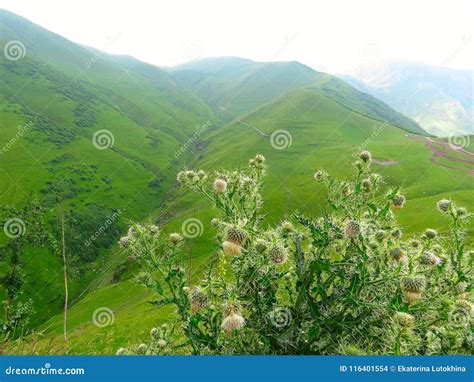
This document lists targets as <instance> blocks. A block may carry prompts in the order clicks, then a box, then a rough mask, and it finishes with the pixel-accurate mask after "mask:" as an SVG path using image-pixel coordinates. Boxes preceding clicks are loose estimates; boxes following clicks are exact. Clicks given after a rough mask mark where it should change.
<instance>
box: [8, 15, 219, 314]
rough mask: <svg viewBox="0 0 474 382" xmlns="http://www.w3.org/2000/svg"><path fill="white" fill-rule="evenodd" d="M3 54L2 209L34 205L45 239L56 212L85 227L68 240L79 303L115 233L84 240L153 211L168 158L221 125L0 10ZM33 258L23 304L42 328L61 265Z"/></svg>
mask: <svg viewBox="0 0 474 382" xmlns="http://www.w3.org/2000/svg"><path fill="white" fill-rule="evenodd" d="M0 45H1V46H2V47H4V48H5V52H6V53H5V54H2V55H1V56H0V78H1V81H0V104H1V107H0V130H1V133H0V147H2V148H3V149H2V151H1V155H0V169H1V171H0V184H1V192H0V202H1V203H2V204H8V205H20V204H21V203H23V201H24V200H25V198H26V197H27V195H28V194H29V193H34V194H37V195H40V196H41V197H43V198H44V200H45V201H46V203H47V206H48V208H49V209H50V211H51V212H50V216H49V219H51V220H52V223H51V225H52V229H54V228H55V222H54V221H55V219H57V211H56V207H57V206H58V205H60V204H62V205H63V207H64V208H65V209H66V210H71V211H73V212H74V215H79V216H74V218H75V219H76V220H78V221H82V222H83V224H82V225H79V226H77V227H76V228H75V229H76V230H77V232H74V233H71V237H68V238H67V239H68V244H69V245H70V247H71V250H73V249H74V252H75V253H74V254H73V255H74V257H75V258H77V262H78V263H79V264H81V267H80V268H81V271H80V272H79V274H78V275H77V276H76V277H73V280H72V281H71V285H72V293H71V294H72V296H73V297H74V296H77V295H78V294H79V292H80V290H81V289H82V288H83V286H84V285H85V284H86V282H87V280H89V279H90V278H91V277H93V276H94V274H96V273H100V270H101V268H102V267H103V266H104V264H105V263H104V261H105V260H104V255H105V253H104V246H105V245H110V244H111V243H113V242H115V240H116V239H117V232H115V235H114V236H112V237H111V238H110V239H108V240H106V243H103V242H101V240H96V241H93V243H92V245H89V246H85V245H84V243H85V242H86V240H87V239H88V238H90V237H91V236H93V235H94V233H95V232H96V231H97V230H99V229H100V227H101V226H102V225H103V224H104V221H105V220H106V217H107V216H112V215H113V214H114V212H116V210H117V209H120V211H119V212H120V213H119V219H116V220H117V222H114V223H116V224H118V226H119V227H124V222H125V221H127V220H128V219H131V218H133V219H141V218H143V217H145V216H147V215H149V214H150V213H151V211H153V210H155V209H157V208H158V207H159V206H160V205H161V204H162V202H163V199H164V198H165V196H166V193H167V192H168V190H169V189H170V187H171V185H172V183H173V179H174V174H175V173H176V168H178V166H177V165H176V161H177V159H176V158H175V155H174V153H175V151H176V150H177V149H178V148H180V147H181V146H182V144H183V143H185V142H186V141H187V140H188V139H189V136H191V135H192V134H193V132H194V130H195V129H196V127H197V126H203V125H204V126H206V128H210V127H211V126H213V125H214V126H215V124H216V121H217V119H216V118H215V117H214V115H213V113H212V111H211V110H210V108H209V107H208V106H207V105H206V104H205V103H204V102H203V101H202V100H200V99H199V98H197V97H195V96H193V95H192V94H190V93H189V92H188V91H187V90H186V89H184V88H183V87H181V86H180V85H179V84H178V83H177V82H176V81H175V80H174V79H173V78H172V77H171V76H170V75H169V74H168V73H166V72H165V71H163V70H161V69H159V68H157V67H154V66H152V65H148V64H145V63H142V62H139V61H137V60H135V59H134V58H132V57H123V56H112V55H107V54H104V53H101V52H99V51H96V50H93V49H90V48H86V47H82V46H79V45H77V44H75V43H73V42H71V41H68V40H66V39H64V38H63V37H61V36H58V35H56V34H54V33H52V32H49V31H47V30H45V29H43V28H41V27H39V26H37V25H35V24H33V23H31V22H29V21H28V20H25V19H23V18H21V17H19V16H16V15H14V14H12V13H9V12H7V11H1V12H0ZM15 47H16V48H17V50H16V51H15ZM15 52H16V53H18V54H19V56H15ZM112 143H113V144H112ZM109 146H110V148H108V149H104V148H107V147H109ZM188 154H189V153H188ZM183 158H184V156H183ZM183 158H180V159H181V160H184V159H183ZM92 217H94V221H93V222H92V219H93V218H92ZM114 229H115V228H114ZM111 235H112V234H111ZM104 237H107V235H103V236H102V237H101V239H103V238H104ZM2 240H3V239H2ZM86 247H87V248H86ZM30 257H31V258H30V259H29V260H30V261H27V262H26V263H25V266H26V269H25V271H26V273H27V278H28V279H29V280H30V281H29V282H28V283H27V287H26V288H30V289H29V291H28V293H27V294H28V295H31V296H33V299H34V300H35V305H36V306H37V307H38V308H37V315H36V316H35V318H36V321H37V322H41V321H42V320H44V319H46V318H48V317H49V316H50V314H51V313H52V312H57V311H58V310H59V309H60V307H61V304H62V293H63V292H62V287H61V283H62V278H61V273H60V270H61V269H62V264H61V261H60V259H58V258H50V257H48V256H47V255H46V254H44V255H42V256H37V257H35V256H30ZM38 269H42V270H43V271H42V272H38V271H37V270H38ZM33 292H34V293H33Z"/></svg>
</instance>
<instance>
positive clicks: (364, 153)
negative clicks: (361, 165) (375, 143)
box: [359, 151, 372, 163]
mask: <svg viewBox="0 0 474 382" xmlns="http://www.w3.org/2000/svg"><path fill="white" fill-rule="evenodd" d="M359 158H360V159H362V161H363V162H365V163H370V162H371V161H372V154H370V152H369V151H362V152H361V153H360V155H359Z"/></svg>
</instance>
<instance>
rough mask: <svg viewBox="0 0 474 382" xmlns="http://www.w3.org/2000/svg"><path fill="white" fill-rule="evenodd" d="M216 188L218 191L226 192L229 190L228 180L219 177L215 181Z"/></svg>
mask: <svg viewBox="0 0 474 382" xmlns="http://www.w3.org/2000/svg"><path fill="white" fill-rule="evenodd" d="M214 190H215V191H216V192H218V193H222V192H225V191H226V190H227V182H226V181H225V180H224V179H222V178H217V179H216V180H215V181H214Z"/></svg>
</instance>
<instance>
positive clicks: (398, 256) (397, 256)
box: [390, 248, 407, 263]
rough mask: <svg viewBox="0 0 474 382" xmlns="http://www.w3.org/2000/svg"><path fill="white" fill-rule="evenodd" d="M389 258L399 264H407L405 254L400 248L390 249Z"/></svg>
mask: <svg viewBox="0 0 474 382" xmlns="http://www.w3.org/2000/svg"><path fill="white" fill-rule="evenodd" d="M390 256H392V258H393V259H394V260H395V261H398V262H399V263H406V262H407V253H406V252H405V251H404V250H403V249H401V248H395V249H392V251H391V252H390Z"/></svg>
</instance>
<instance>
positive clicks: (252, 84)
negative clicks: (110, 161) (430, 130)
mask: <svg viewBox="0 0 474 382" xmlns="http://www.w3.org/2000/svg"><path fill="white" fill-rule="evenodd" d="M170 73H172V74H173V76H174V77H175V78H176V79H177V80H178V81H179V82H180V83H181V84H183V85H184V86H186V87H187V88H188V89H190V90H191V91H192V92H194V93H196V94H198V95H199V96H200V97H201V98H202V99H204V100H205V101H206V102H207V103H208V104H209V105H210V106H211V107H212V108H213V109H214V110H215V112H216V114H217V115H219V116H221V118H222V119H223V120H224V121H230V120H232V119H233V118H235V117H237V116H239V115H242V114H245V113H247V112H250V111H252V110H254V109H256V108H258V107H260V106H262V105H264V104H266V103H268V102H271V101H273V100H275V99H276V98H278V97H279V96H281V95H284V94H286V93H287V92H289V91H292V90H295V89H298V88H300V87H303V86H308V85H312V86H315V87H318V88H319V89H321V90H323V91H324V92H325V93H326V94H327V95H328V96H330V97H332V98H333V99H334V100H336V101H338V102H340V103H341V104H343V105H345V106H348V107H351V108H352V109H354V110H362V111H363V112H364V113H366V114H367V115H369V116H371V117H375V118H377V119H380V120H382V121H387V122H389V123H393V124H395V125H397V126H399V127H403V128H405V129H406V130H408V131H412V132H415V133H419V134H424V133H425V132H424V131H423V130H422V129H421V128H420V127H419V126H418V125H417V124H416V123H415V122H414V121H412V120H410V119H409V118H406V117H405V116H403V115H401V114H399V113H397V112H396V111H394V110H393V109H391V108H390V107H388V106H387V105H385V104H383V102H380V101H379V100H377V99H375V98H374V97H372V96H370V95H368V94H364V93H362V92H360V91H357V90H356V89H355V88H353V87H352V86H350V85H348V84H347V83H345V82H344V81H342V80H340V79H338V78H336V77H334V76H331V75H329V74H325V73H321V72H317V71H315V70H313V69H311V68H309V67H307V66H306V65H303V64H300V63H299V62H295V61H292V62H254V61H250V60H245V59H241V58H236V57H220V58H208V59H203V60H198V61H193V62H191V63H187V64H183V65H180V66H177V67H175V68H171V69H170Z"/></svg>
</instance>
